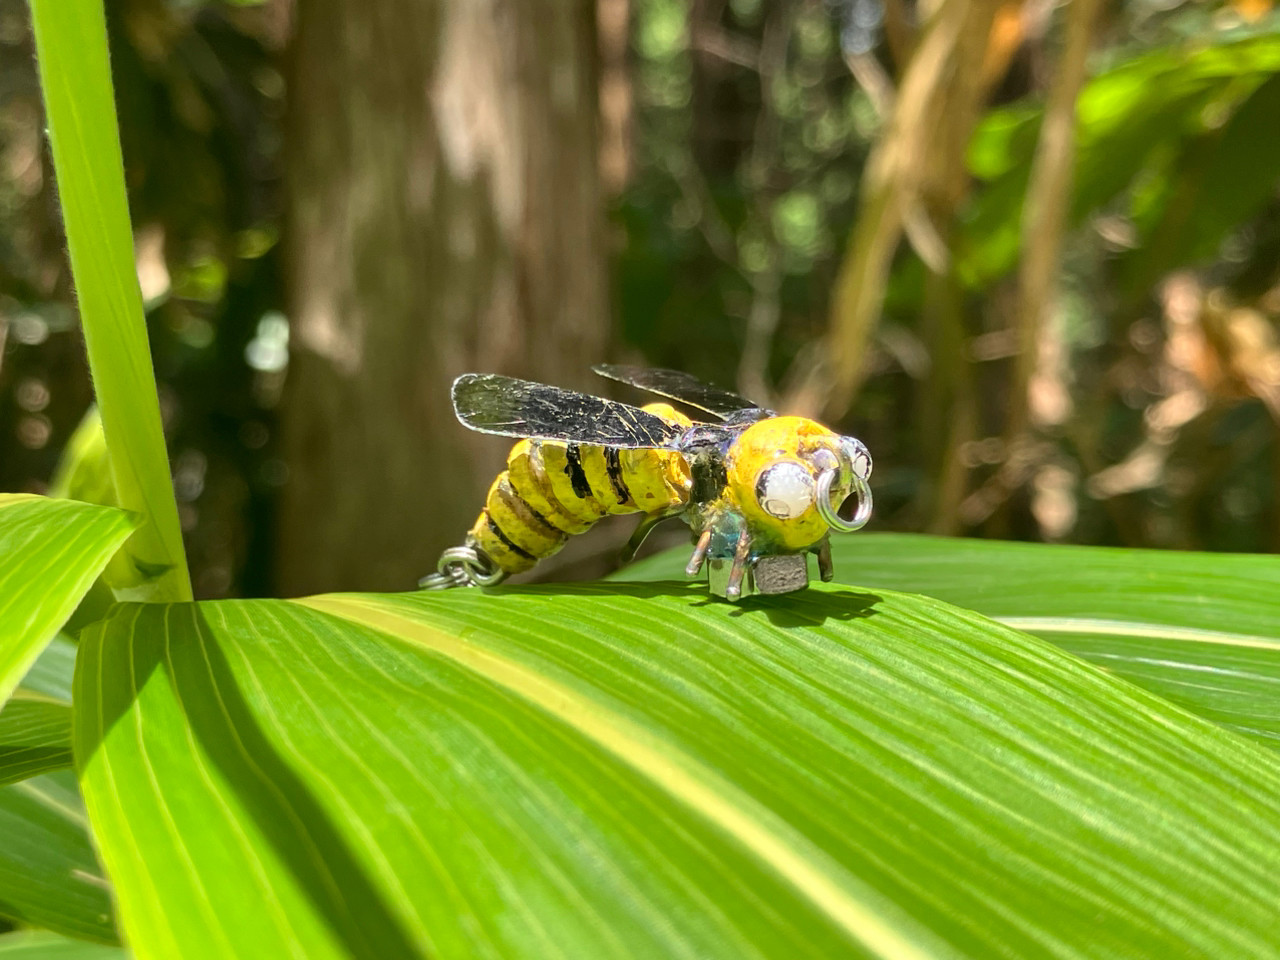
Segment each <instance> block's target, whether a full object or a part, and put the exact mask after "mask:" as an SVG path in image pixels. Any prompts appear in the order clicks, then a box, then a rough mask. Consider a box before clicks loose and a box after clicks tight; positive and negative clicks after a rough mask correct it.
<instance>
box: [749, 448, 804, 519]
mask: <svg viewBox="0 0 1280 960" xmlns="http://www.w3.org/2000/svg"><path fill="white" fill-rule="evenodd" d="M756 501H757V502H758V503H759V504H760V507H761V508H762V509H763V510H764V512H765V513H767V514H769V515H770V516H774V517H777V518H778V519H779V520H790V519H792V518H793V517H798V516H800V514H802V513H804V512H805V511H806V510H808V509H809V506H810V504H812V503H813V476H812V475H811V474H810V473H809V471H808V470H806V469H805V468H804V467H803V466H801V465H800V464H798V463H796V462H795V461H794V460H786V461H783V462H782V463H775V464H774V465H773V466H771V467H768V468H767V469H765V470H762V471H761V472H760V476H759V478H758V479H757V480H756Z"/></svg>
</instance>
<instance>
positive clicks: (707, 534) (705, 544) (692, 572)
mask: <svg viewBox="0 0 1280 960" xmlns="http://www.w3.org/2000/svg"><path fill="white" fill-rule="evenodd" d="M709 549H711V528H710V527H708V528H707V529H706V530H703V531H702V536H700V537H699V538H698V544H697V546H695V547H694V548H693V555H692V556H690V557H689V563H688V565H687V566H686V567H685V568H684V572H685V573H686V574H688V575H689V576H691V577H696V576H697V575H698V571H699V570H701V569H702V561H704V560H705V559H707V551H708V550H709Z"/></svg>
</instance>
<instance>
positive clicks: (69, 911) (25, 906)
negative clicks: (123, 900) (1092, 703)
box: [0, 771, 176, 956]
mask: <svg viewBox="0 0 1280 960" xmlns="http://www.w3.org/2000/svg"><path fill="white" fill-rule="evenodd" d="M88 826H89V825H88V820H87V819H86V817H85V812H84V807H83V805H82V804H81V801H80V794H79V791H78V790H77V789H76V781H75V777H74V776H73V775H72V774H71V773H70V771H63V772H59V773H49V774H44V775H43V776H39V777H33V778H31V779H30V780H23V781H22V782H21V783H14V784H10V785H9V786H7V787H0V837H3V838H4V842H3V843H0V916H5V917H9V918H11V919H14V920H18V921H20V922H22V923H28V924H31V925H32V926H37V927H45V928H47V929H50V930H56V931H57V932H59V933H64V934H66V935H67V936H70V937H76V938H79V939H88V940H93V941H95V942H100V943H116V942H118V938H117V936H116V931H115V925H114V924H113V922H112V919H111V917H112V907H111V897H110V894H109V889H110V888H109V885H108V883H107V881H106V879H105V878H104V877H103V875H102V868H101V867H100V866H98V862H97V859H96V858H95V856H94V853H93V847H92V846H91V845H90V843H89V836H88ZM3 942H4V941H3V940H2V939H0V943H3ZM175 956H176V954H175Z"/></svg>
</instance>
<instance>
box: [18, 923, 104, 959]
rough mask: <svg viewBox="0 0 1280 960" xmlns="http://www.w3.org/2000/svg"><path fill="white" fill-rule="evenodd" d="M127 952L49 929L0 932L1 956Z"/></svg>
mask: <svg viewBox="0 0 1280 960" xmlns="http://www.w3.org/2000/svg"><path fill="white" fill-rule="evenodd" d="M128 956H129V954H128V953H127V952H126V951H124V950H121V949H120V948H119V947H108V946H105V945H103V944H100V943H86V942H85V941H83V940H68V939H67V938H66V937H61V936H59V935H58V934H56V933H50V932H49V931H48V930H19V931H17V932H15V933H6V934H0V957H3V958H4V960H126V958H127V957H128Z"/></svg>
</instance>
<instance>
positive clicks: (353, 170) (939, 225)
mask: <svg viewBox="0 0 1280 960" xmlns="http://www.w3.org/2000/svg"><path fill="white" fill-rule="evenodd" d="M107 12H108V18H109V26H110V30H111V39H112V55H113V70H114V76H115V81H116V86H117V103H118V109H119V113H120V124H121V129H122V138H123V145H124V155H125V165H126V176H127V181H128V184H129V189H130V196H131V202H132V210H133V218H134V226H135V233H136V238H137V262H138V274H139V280H140V282H141V286H142V290H143V295H144V298H145V300H146V303H147V310H148V321H149V325H150V332H151V346H152V351H153V354H154V359H155V364H156V369H157V372H158V377H159V382H160V393H161V403H162V409H163V414H164V417H165V423H166V429H167V431H168V439H169V448H170V451H171V454H172V458H173V474H174V481H175V488H176V491H177V495H178V499H179V507H180V512H181V518H182V524H183V528H184V531H185V535H186V537H187V542H188V552H189V556H190V560H191V569H192V576H193V580H194V585H195V589H196V592H197V595H198V596H201V597H222V596H237V595H239V596H258V595H269V594H277V595H294V594H298V593H303V592H310V591H318V590H328V589H408V588H410V587H412V585H413V583H414V582H415V581H416V579H417V577H418V576H420V575H421V574H423V573H426V572H427V571H429V570H430V569H433V568H434V564H435V560H436V557H437V556H438V554H439V551H440V550H441V549H442V548H443V547H446V546H449V545H452V544H454V543H457V542H459V541H460V539H461V537H462V535H463V533H464V532H465V530H466V528H467V527H468V526H469V525H470V523H471V522H472V520H473V519H474V517H475V514H476V513H477V511H478V510H479V508H480V506H481V504H482V498H483V495H484V491H485V489H487V487H488V484H489V483H490V481H491V480H492V478H493V476H494V475H495V474H496V472H497V471H498V470H499V469H500V468H501V464H502V460H503V457H504V454H505V450H506V449H507V446H508V444H507V443H506V442H504V441H501V440H495V439H494V438H485V437H480V436H478V435H475V434H470V433H468V432H467V431H465V430H463V429H462V428H461V427H460V426H459V425H458V424H457V423H456V422H455V421H454V419H453V417H452V414H451V412H450V408H449V404H448V384H449V382H450V381H451V379H452V378H453V377H455V376H456V375H458V374H459V373H463V372H466V371H492V372H500V373H505V374H510V375H514V376H521V377H528V378H532V379H538V380H542V381H545V382H550V383H555V384H559V385H563V386H567V387H574V388H578V389H588V390H591V391H592V392H596V393H600V394H605V395H614V396H617V397H618V398H619V399H626V400H632V401H634V400H639V399H641V398H640V397H639V396H637V395H634V394H628V393H626V392H625V389H624V388H619V389H618V392H614V390H613V389H612V388H611V387H610V386H609V385H608V384H607V383H606V382H605V381H600V380H597V379H596V378H593V377H592V375H591V374H590V373H589V371H588V367H589V365H590V364H591V363H594V362H600V361H621V362H634V363H646V364H651V365H655V366H667V367H675V368H678V369H682V370H687V371H690V372H692V373H694V374H697V375H699V376H702V377H704V378H706V379H709V380H712V381H713V382H716V383H719V384H722V385H725V386H730V387H736V388H738V389H739V390H740V391H741V392H743V393H745V394H746V395H748V396H750V397H751V398H753V399H755V400H756V401H758V402H760V403H762V404H766V405H770V406H773V407H774V408H776V409H779V410H783V411H788V412H800V413H805V414H808V415H812V416H817V417H820V418H822V419H823V420H824V421H825V422H827V423H828V424H829V425H831V426H833V427H838V428H839V429H840V430H841V431H842V432H845V433H852V434H855V435H857V436H859V437H861V438H862V439H863V440H864V441H865V442H866V443H867V444H868V446H869V447H870V449H871V451H872V453H873V455H874V457H875V462H876V471H875V476H874V477H873V487H874V491H875V495H876V507H877V509H876V515H875V518H874V519H873V521H872V526H871V529H876V530H905V531H926V532H932V533H940V534H949V535H964V536H978V537H1002V538H1014V539H1022V540H1041V541H1051V542H1072V543H1095V544H1114V545H1126V546H1141V547H1162V548H1173V549H1202V550H1219V551H1222V550H1231V551H1264V552H1271V551H1277V550H1280V500H1278V499H1277V495H1276V493H1277V487H1278V485H1280V338H1278V337H1277V321H1278V320H1280V191H1278V188H1280V14H1277V13H1276V12H1274V11H1273V10H1272V6H1271V0H1233V2H1220V0H1208V2H1179V0H1124V2H1114V0H1113V2H1111V3H1104V2H1102V0H1068V2H1067V3H1064V4H1055V3H1054V2H1053V0H915V2H912V0H563V2H556V3H535V2H530V0H361V2H359V3H353V2H348V0H309V2H307V3H305V4H297V5H296V6H295V5H294V3H293V2H291V0H263V2H253V0H240V2H225V0H224V2H215V0H107ZM42 129H43V123H42V117H41V106H40V99H39V91H38V88H37V85H36V75H35V69H34V63H33V54H32V42H31V36H30V29H29V23H28V18H27V10H26V5H25V3H24V2H23V0H0V490H6V491H31V492H45V491H47V490H48V489H49V483H50V481H51V478H52V477H53V476H54V473H55V469H56V466H57V464H58V462H59V457H60V456H61V454H62V453H63V451H64V449H65V448H66V447H67V445H68V443H69V441H71V439H72V437H73V433H74V431H75V429H76V427H77V424H78V423H80V421H81V418H82V417H83V416H84V415H85V413H86V410H87V409H88V407H89V405H90V403H91V399H92V398H91V388H90V384H89V381H88V375H87V371H86V366H85V362H84V357H83V343H82V339H81V336H80V333H79V330H78V327H77V319H76V311H75V306H74V299H73V296H72V289H71V283H70V277H69V273H68V268H67V263H66V260H65V256H64V250H63V238H62V236H61V230H60V225H59V220H58V214H57V207H56V195H55V188H54V183H53V179H52V174H51V167H50V160H49V155H48V151H47V149H46V146H45V144H44V142H43V140H42ZM632 522H634V521H632ZM630 525H631V524H630V523H624V524H615V525H613V526H611V527H610V529H608V530H606V531H598V532H596V533H595V534H593V535H592V536H589V537H585V538H576V539H575V542H574V543H573V544H572V545H571V547H570V548H568V549H566V551H565V553H564V554H563V555H562V556H561V557H558V558H556V559H555V560H553V561H548V563H547V569H546V570H544V571H543V574H542V575H544V576H551V577H569V576H595V575H598V574H599V573H601V572H604V571H606V570H607V569H608V567H609V564H610V563H611V562H612V557H613V555H614V553H615V551H616V549H617V547H618V544H619V543H620V542H621V540H622V539H625V537H626V535H627V534H628V532H629V529H630ZM685 535H686V536H687V532H686V534H685ZM667 536H668V539H667V541H666V542H671V541H670V538H671V537H675V539H677V540H680V539H683V537H682V535H681V533H680V531H679V530H676V531H673V532H672V533H669V534H668V535H667Z"/></svg>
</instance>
